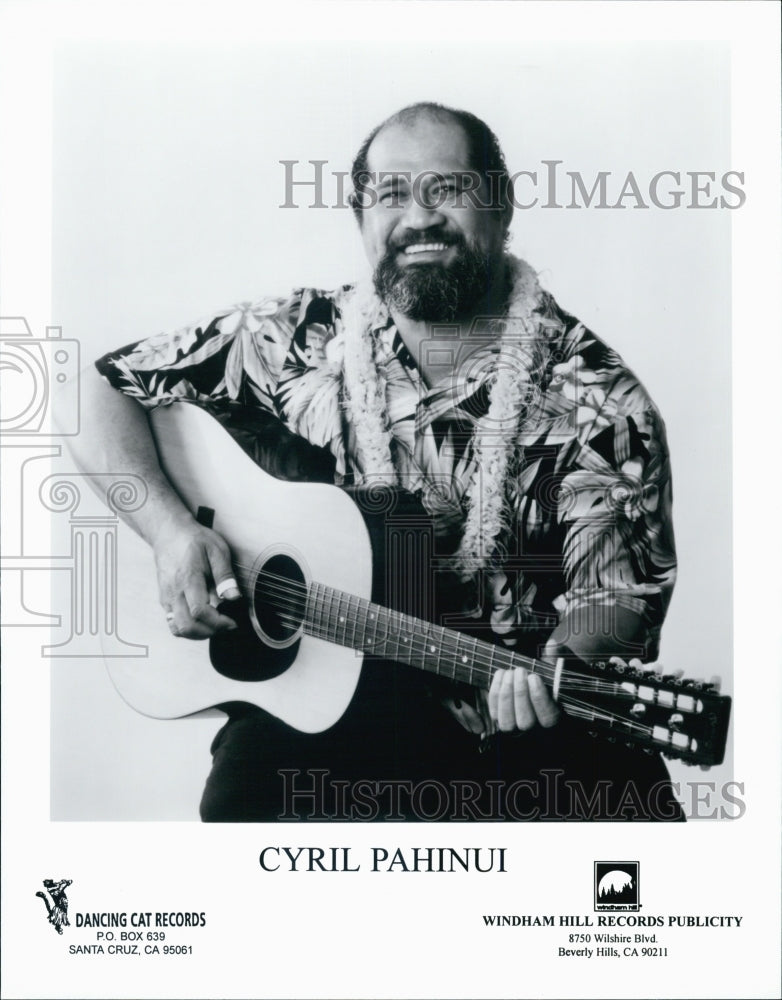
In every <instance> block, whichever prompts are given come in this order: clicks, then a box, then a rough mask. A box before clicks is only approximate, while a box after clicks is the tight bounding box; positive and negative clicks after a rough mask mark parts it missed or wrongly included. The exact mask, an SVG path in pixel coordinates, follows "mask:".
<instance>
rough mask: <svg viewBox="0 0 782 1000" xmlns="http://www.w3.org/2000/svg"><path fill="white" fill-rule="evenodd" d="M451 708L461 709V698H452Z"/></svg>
mask: <svg viewBox="0 0 782 1000" xmlns="http://www.w3.org/2000/svg"><path fill="white" fill-rule="evenodd" d="M453 707H454V708H461V707H462V700H461V698H454V700H453Z"/></svg>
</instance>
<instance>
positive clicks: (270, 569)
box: [209, 554, 307, 681]
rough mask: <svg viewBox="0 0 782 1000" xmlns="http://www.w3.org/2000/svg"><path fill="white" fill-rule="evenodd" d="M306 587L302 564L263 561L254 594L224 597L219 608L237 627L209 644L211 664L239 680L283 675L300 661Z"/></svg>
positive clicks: (282, 559)
mask: <svg viewBox="0 0 782 1000" xmlns="http://www.w3.org/2000/svg"><path fill="white" fill-rule="evenodd" d="M306 596H307V590H306V583H305V580H304V575H303V574H302V572H301V569H300V568H299V566H298V563H296V561H295V560H294V559H291V557H290V556H286V555H282V554H278V555H275V556H272V557H271V558H270V559H269V560H267V562H265V563H264V564H263V567H262V569H261V570H260V572H259V573H258V577H257V579H256V581H255V588H254V590H253V594H252V598H251V599H250V600H249V601H246V600H245V599H244V598H241V599H240V600H238V601H222V602H221V603H220V604H219V605H218V611H219V612H220V613H221V614H223V615H227V616H228V617H229V618H233V620H234V621H235V622H236V626H237V627H236V628H235V629H233V630H232V631H226V632H218V633H217V634H216V635H215V636H213V637H212V639H211V640H210V642H209V653H210V659H211V661H212V666H213V667H214V668H215V670H216V671H217V672H218V673H220V674H222V675H223V676H224V677H230V678H231V679H232V680H236V681H266V680H271V679H272V678H273V677H278V676H279V675H280V674H282V673H284V672H285V671H286V670H287V669H288V667H289V666H290V665H291V664H292V663H293V661H294V660H295V659H296V654H297V653H298V651H299V641H298V639H297V638H296V633H297V632H298V630H299V628H300V626H301V621H302V618H303V615H304V605H305V601H306Z"/></svg>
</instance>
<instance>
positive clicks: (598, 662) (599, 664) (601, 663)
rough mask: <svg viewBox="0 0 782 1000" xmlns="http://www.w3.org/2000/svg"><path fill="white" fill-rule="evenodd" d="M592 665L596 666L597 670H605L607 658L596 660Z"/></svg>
mask: <svg viewBox="0 0 782 1000" xmlns="http://www.w3.org/2000/svg"><path fill="white" fill-rule="evenodd" d="M592 666H593V667H594V669H595V670H605V668H606V662H605V660H594V661H593V662H592Z"/></svg>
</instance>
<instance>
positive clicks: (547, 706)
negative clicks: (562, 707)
mask: <svg viewBox="0 0 782 1000" xmlns="http://www.w3.org/2000/svg"><path fill="white" fill-rule="evenodd" d="M529 697H530V701H531V702H532V707H533V708H534V710H535V715H536V717H537V720H538V722H539V723H540V724H541V726H543V727H544V729H550V728H551V726H553V725H554V724H555V723H556V722H557V720H558V719H559V715H560V712H559V709H558V708H557V703H556V702H555V701H554V699H553V698H552V697H551V695H550V694H549V693H548V691H547V690H546V685H545V684H544V683H543V681H542V680H541V679H540V677H539V676H538V675H537V674H531V675H530V677H529Z"/></svg>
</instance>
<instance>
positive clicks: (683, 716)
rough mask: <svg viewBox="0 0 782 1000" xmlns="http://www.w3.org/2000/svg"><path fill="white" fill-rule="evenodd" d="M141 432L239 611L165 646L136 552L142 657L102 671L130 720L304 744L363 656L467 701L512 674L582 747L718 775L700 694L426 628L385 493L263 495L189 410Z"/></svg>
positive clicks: (708, 714) (714, 737)
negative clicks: (215, 540)
mask: <svg viewBox="0 0 782 1000" xmlns="http://www.w3.org/2000/svg"><path fill="white" fill-rule="evenodd" d="M150 423H151V426H152V431H153V435H154V437H155V441H156V445H157V449H158V453H159V457H160V461H161V465H162V467H163V469H164V471H165V472H166V475H167V476H168V478H169V480H170V481H171V483H172V484H173V486H174V488H175V489H176V490H177V492H178V493H179V495H180V496H181V497H182V499H183V500H184V502H185V503H186V504H187V505H188V507H189V508H190V510H191V511H192V512H193V513H194V514H195V515H196V516H197V517H198V518H199V520H200V521H201V522H202V523H205V524H207V525H208V526H210V527H213V528H214V530H215V531H217V532H218V533H219V534H221V535H222V536H223V537H224V538H225V539H226V541H227V543H228V545H229V546H230V548H231V552H232V556H233V564H234V568H235V571H236V579H237V582H238V584H239V587H240V589H241V591H242V594H243V599H242V600H241V601H237V602H228V601H224V602H223V603H222V604H220V605H219V609H220V611H221V612H223V613H225V614H228V615H230V616H231V617H233V618H234V620H235V621H236V623H237V626H238V627H237V629H236V630H234V631H226V632H221V633H219V634H218V635H216V636H214V637H213V638H212V639H210V640H209V641H205V642H194V641H188V640H184V639H181V638H176V637H174V636H172V635H171V633H170V631H169V629H168V628H167V625H166V621H165V616H164V614H163V612H162V609H161V607H160V605H159V603H158V600H157V592H156V587H155V583H154V581H155V571H154V566H153V563H152V557H151V552H149V550H147V549H146V546H143V543H139V546H140V547H143V548H144V549H145V550H146V551H145V553H144V555H143V556H142V557H141V558H142V559H144V560H146V562H147V565H146V566H144V565H139V566H138V567H137V571H136V572H135V574H131V576H130V577H126V575H125V574H124V573H123V578H122V584H121V592H122V594H123V603H122V605H121V607H120V614H121V618H120V620H121V621H122V624H123V630H126V633H127V634H129V635H132V637H133V640H134V642H140V643H143V645H144V646H145V647H147V650H148V653H147V655H146V656H145V657H141V658H129V657H117V658H111V657H108V658H107V660H106V663H107V667H108V671H109V674H110V677H111V680H112V681H113V683H114V685H115V686H116V688H117V690H118V691H119V693H120V695H121V696H122V697H123V698H124V699H125V701H126V702H128V704H130V705H131V706H132V707H133V708H134V709H136V710H137V711H139V712H141V713H143V714H144V715H148V716H152V717H155V718H163V719H172V718H182V717H185V716H189V715H194V714H196V713H201V712H204V711H205V710H208V709H212V708H215V707H218V708H219V706H221V705H226V704H228V703H233V702H247V703H250V704H253V705H256V706H258V707H259V708H262V709H264V710H265V711H267V712H270V713H271V714H272V715H274V716H276V717H277V718H279V719H281V720H282V721H283V722H285V723H286V724H288V725H289V726H292V727H294V728H295V729H298V730H300V731H302V732H306V733H316V732H321V731H323V730H325V729H327V728H329V727H330V726H332V725H334V724H335V723H336V722H337V721H338V720H339V719H340V718H341V717H342V715H343V714H344V712H345V711H346V709H347V707H348V705H349V704H350V701H351V699H352V697H353V694H354V692H355V689H356V686H357V683H358V679H359V674H360V672H361V668H362V660H363V658H364V657H366V656H370V657H372V658H373V659H374V660H382V661H392V662H393V663H397V664H406V665H408V666H409V667H413V668H416V669H418V670H423V671H427V672H430V673H432V674H436V675H439V676H441V677H444V678H448V679H451V680H455V681H460V682H464V683H466V684H469V685H472V686H476V687H488V686H489V684H490V681H491V678H492V675H493V674H494V672H495V671H496V670H498V669H503V668H512V667H515V666H524V667H526V668H527V669H528V670H530V671H535V672H537V673H539V674H540V675H541V676H542V677H543V678H544V680H545V681H546V683H547V684H548V685H549V687H550V688H551V689H552V692H553V694H554V697H555V698H556V700H557V702H558V703H559V705H560V707H561V708H562V709H563V711H565V712H566V713H568V714H569V715H571V716H574V717H575V718H578V719H581V720H583V721H584V723H585V724H586V726H587V729H588V730H589V731H590V732H592V733H593V734H596V735H599V736H605V737H607V738H609V739H612V740H621V741H622V742H626V743H628V744H631V745H634V746H638V747H640V748H643V749H646V750H647V751H650V752H654V751H661V752H663V753H664V754H666V755H667V756H670V757H674V758H679V759H681V760H683V761H685V762H688V763H692V764H701V765H715V764H719V763H721V762H722V760H723V756H724V752H725V743H726V738H727V731H728V722H729V717H730V708H731V700H730V698H729V697H726V696H724V695H722V694H720V693H719V692H718V691H717V690H716V689H715V687H714V685H712V684H708V683H705V682H703V681H699V680H687V679H678V678H676V677H673V676H660V675H659V674H657V673H654V672H649V671H640V670H635V669H631V668H630V667H627V666H624V665H621V664H619V665H618V664H614V663H609V662H600V663H597V664H586V663H583V662H582V661H574V662H570V661H566V660H558V661H557V663H556V665H553V664H549V663H547V662H541V661H540V660H535V659H530V658H528V657H524V656H521V655H519V654H518V653H515V652H513V651H512V650H510V649H508V648H505V647H502V646H498V645H495V644H494V643H492V642H490V641H486V640H485V639H482V638H480V637H479V636H476V635H470V634H466V633H465V632H463V631H459V630H458V629H456V628H453V627H449V626H448V625H447V624H445V625H443V624H435V622H434V620H433V618H434V610H433V609H434V605H435V603H436V600H435V599H436V594H434V590H435V589H436V588H435V587H434V586H433V585H430V582H431V580H432V579H433V577H431V576H427V574H426V573H423V574H422V573H421V572H420V571H419V570H410V569H409V564H407V563H406V557H407V556H408V555H409V554H410V552H411V551H414V553H415V554H416V555H417V556H418V557H419V559H418V562H419V564H423V565H426V563H427V561H428V562H429V563H430V564H433V563H436V561H437V557H436V555H434V556H433V552H434V551H435V546H434V544H433V541H432V539H433V535H432V527H431V524H429V523H428V522H427V519H426V518H425V517H422V516H419V515H411V514H409V512H406V511H402V509H401V508H400V507H399V503H400V501H399V495H398V491H393V490H371V489H370V490H368V491H366V492H364V493H363V494H362V495H361V502H360V503H357V502H356V497H355V496H351V495H349V493H348V492H346V491H345V490H343V489H340V488H338V487H336V486H333V485H326V484H321V483H292V482H285V481H283V480H280V479H276V478H274V477H273V476H270V475H269V474H268V473H266V472H264V471H263V469H261V468H260V467H259V466H258V465H256V464H255V462H254V461H253V460H252V459H251V458H250V457H249V456H248V455H247V454H246V453H245V452H244V451H243V449H242V448H241V447H240V445H239V444H237V443H236V441H234V439H233V438H232V437H231V435H230V434H229V433H228V432H227V431H226V430H225V429H224V428H223V427H222V426H221V425H220V424H219V423H218V422H217V421H216V420H215V419H214V418H213V417H211V416H210V415H209V414H208V413H207V412H206V411H205V410H203V409H201V408H199V407H197V406H195V405H191V404H186V403H176V404H174V405H171V406H168V407H158V408H157V409H155V410H154V411H152V413H151V414H150ZM389 527H391V528H392V529H393V530H391V531H390V532H389V530H388V529H389ZM389 539H390V540H389ZM373 545H374V550H375V551H374V552H373ZM389 550H391V551H389ZM389 561H390V562H391V563H392V564H393V565H394V572H385V570H384V567H385V566H386V565H388V563H389ZM131 562H132V559H131ZM124 565H125V558H124V550H123V553H122V562H121V563H120V566H121V568H122V567H124ZM405 565H408V568H407V569H404V568H402V567H404V566H405ZM415 608H417V609H418V611H417V613H415V611H412V610H411V609H415ZM438 621H440V622H442V621H443V619H442V617H440V618H438ZM131 628H132V632H131Z"/></svg>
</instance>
